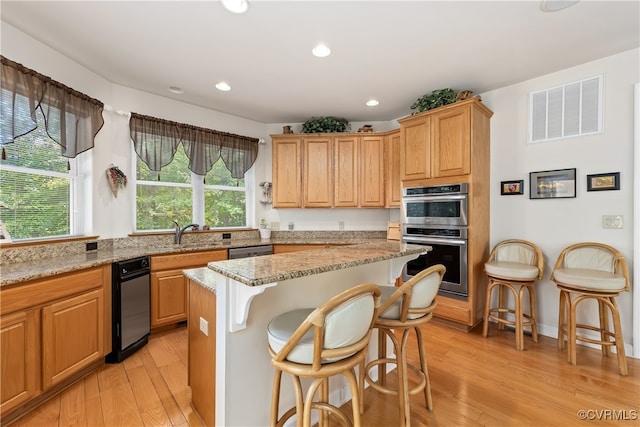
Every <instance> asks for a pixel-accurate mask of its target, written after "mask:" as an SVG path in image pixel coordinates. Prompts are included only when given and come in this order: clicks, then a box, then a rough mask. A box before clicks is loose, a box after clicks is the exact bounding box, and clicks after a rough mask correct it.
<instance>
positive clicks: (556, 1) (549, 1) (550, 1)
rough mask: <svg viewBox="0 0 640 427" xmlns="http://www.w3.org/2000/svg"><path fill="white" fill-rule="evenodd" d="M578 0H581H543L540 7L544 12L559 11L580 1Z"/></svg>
mask: <svg viewBox="0 0 640 427" xmlns="http://www.w3.org/2000/svg"><path fill="white" fill-rule="evenodd" d="M578 1H580V0H543V1H542V3H541V4H540V9H542V10H543V11H544V12H557V11H559V10H562V9H566V8H568V7H569V6H573V5H574V4H576V3H578Z"/></svg>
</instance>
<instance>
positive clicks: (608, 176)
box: [587, 172, 620, 191]
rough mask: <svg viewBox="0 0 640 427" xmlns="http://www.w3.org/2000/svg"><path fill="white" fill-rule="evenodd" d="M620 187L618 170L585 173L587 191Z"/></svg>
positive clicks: (617, 188)
mask: <svg viewBox="0 0 640 427" xmlns="http://www.w3.org/2000/svg"><path fill="white" fill-rule="evenodd" d="M619 189H620V172H609V173H597V174H593V175H587V191H607V190H619Z"/></svg>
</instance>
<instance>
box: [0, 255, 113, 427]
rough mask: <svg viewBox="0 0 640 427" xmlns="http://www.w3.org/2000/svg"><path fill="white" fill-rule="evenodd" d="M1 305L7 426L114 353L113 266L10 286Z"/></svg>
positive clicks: (1, 407)
mask: <svg viewBox="0 0 640 427" xmlns="http://www.w3.org/2000/svg"><path fill="white" fill-rule="evenodd" d="M0 299H1V300H2V305H0V331H1V332H0V336H1V342H0V344H1V347H0V364H1V365H2V378H1V380H2V383H1V384H2V386H1V387H0V390H1V392H0V395H1V402H0V416H1V417H2V421H3V424H4V423H11V421H12V420H13V419H15V418H16V417H17V416H19V414H20V413H21V412H24V411H25V407H28V406H29V405H33V402H34V401H35V402H41V401H45V400H47V399H48V398H50V397H51V396H53V395H55V394H56V393H57V392H59V391H60V390H62V389H63V388H64V387H66V386H68V385H69V384H71V383H73V382H74V381H76V380H78V379H79V378H81V377H82V376H84V375H85V374H86V373H88V372H89V371H90V370H92V369H93V368H95V367H97V366H98V365H99V364H100V363H102V359H103V357H104V356H105V355H106V354H107V353H109V352H110V351H111V265H104V266H100V267H92V268H88V269H84V270H78V271H74V272H70V273H65V274H59V275H56V276H52V277H48V278H45V279H36V280H32V281H29V282H25V283H20V284H17V285H10V286H5V287H3V288H2V289H1V290H0Z"/></svg>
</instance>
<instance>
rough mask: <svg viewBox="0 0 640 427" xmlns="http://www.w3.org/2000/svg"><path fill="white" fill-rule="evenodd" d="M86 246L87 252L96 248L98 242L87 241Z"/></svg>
mask: <svg viewBox="0 0 640 427" xmlns="http://www.w3.org/2000/svg"><path fill="white" fill-rule="evenodd" d="M86 248H87V252H88V251H95V250H96V249H98V242H87V244H86Z"/></svg>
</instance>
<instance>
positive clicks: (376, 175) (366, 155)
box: [359, 136, 385, 207]
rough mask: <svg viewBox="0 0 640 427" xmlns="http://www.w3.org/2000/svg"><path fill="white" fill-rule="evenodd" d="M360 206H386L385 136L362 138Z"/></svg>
mask: <svg viewBox="0 0 640 427" xmlns="http://www.w3.org/2000/svg"><path fill="white" fill-rule="evenodd" d="M359 151H360V156H359V157H360V161H359V165H360V206H362V207H384V190H385V187H384V138H383V137H382V136H365V137H362V138H361V139H360V150H359Z"/></svg>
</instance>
